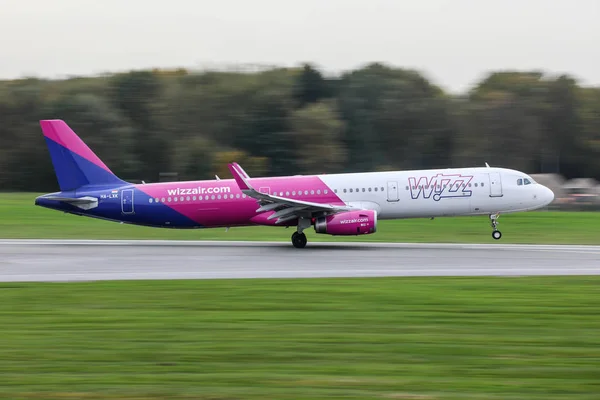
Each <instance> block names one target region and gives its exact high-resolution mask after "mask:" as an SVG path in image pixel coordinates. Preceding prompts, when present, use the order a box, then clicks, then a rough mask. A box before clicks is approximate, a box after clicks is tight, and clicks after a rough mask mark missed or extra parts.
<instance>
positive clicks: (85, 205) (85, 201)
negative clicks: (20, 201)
mask: <svg viewBox="0 0 600 400" xmlns="http://www.w3.org/2000/svg"><path fill="white" fill-rule="evenodd" d="M42 198H43V199H45V200H53V201H60V202H63V203H67V204H71V205H73V206H75V207H79V208H81V209H82V210H90V209H92V208H96V207H98V199H97V198H95V197H90V196H86V197H61V196H45V197H42Z"/></svg>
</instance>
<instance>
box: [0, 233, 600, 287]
mask: <svg viewBox="0 0 600 400" xmlns="http://www.w3.org/2000/svg"><path fill="white" fill-rule="evenodd" d="M598 274H600V246H539V245H534V246H529V245H503V244H495V243H494V244H489V245H483V244H412V243H410V244H409V243H400V244H395V243H394V244H391V243H314V242H311V243H309V244H308V246H307V247H306V248H304V249H295V248H293V247H292V245H291V244H290V243H285V242H217V241H202V242H196V241H194V242H191V241H153V240H148V241H131V240H127V241H122V240H118V241H117V240H115V241H112V240H111V241H95V240H2V241H0V281H1V282H27V281H30V282H31V281H38V282H65V281H98V280H142V279H217V278H318V277H383V276H524V275H598Z"/></svg>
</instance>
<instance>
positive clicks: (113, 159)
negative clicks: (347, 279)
mask: <svg viewBox="0 0 600 400" xmlns="http://www.w3.org/2000/svg"><path fill="white" fill-rule="evenodd" d="M51 118H59V119H63V120H65V121H66V122H67V123H68V124H69V125H70V126H71V127H72V128H73V129H74V130H75V131H76V132H77V133H78V134H79V135H80V136H81V137H82V139H83V140H84V141H85V142H86V143H87V144H88V145H89V146H90V147H91V148H92V149H93V150H94V151H95V152H96V153H97V154H98V156H99V157H100V158H101V159H102V160H103V161H104V162H105V163H106V164H107V165H108V166H109V167H110V168H111V169H112V170H113V171H114V172H115V173H116V174H117V175H119V176H120V177H122V178H123V179H127V180H131V181H139V180H145V181H146V182H152V181H157V180H158V179H159V174H160V173H161V172H175V173H177V174H178V178H179V179H180V180H184V179H185V180H187V179H205V178H206V179H213V178H214V175H215V174H218V175H219V176H220V177H229V173H228V171H227V166H226V163H227V162H230V161H238V162H239V163H241V164H242V165H243V166H244V167H245V168H246V169H247V171H248V172H249V173H250V174H252V175H255V176H261V175H287V174H290V175H294V174H311V173H337V172H356V171H382V170H390V169H417V168H436V167H443V168H446V167H463V166H483V165H484V163H485V162H488V163H489V164H490V165H494V166H502V167H508V168H516V169H519V170H523V171H525V172H528V173H539V172H545V173H560V174H562V175H564V176H566V177H568V178H571V177H595V178H597V179H600V88H587V87H581V86H580V85H578V84H577V82H576V81H575V80H574V79H573V78H571V77H569V76H559V77H548V76H545V75H544V74H543V73H541V72H497V73H492V74H490V75H489V76H488V77H487V78H485V79H484V80H483V81H482V82H480V83H479V84H478V85H476V86H475V87H474V88H473V89H472V90H471V91H470V92H469V93H466V94H464V95H460V96H454V95H450V94H448V93H444V91H443V90H441V89H440V88H439V87H437V86H436V85H434V84H432V83H431V82H429V81H428V80H427V79H426V78H425V77H423V76H422V75H421V74H419V73H418V72H416V71H413V70H406V69H396V68H390V67H388V66H385V65H382V64H371V65H367V66H365V67H364V68H362V69H358V70H353V71H350V72H347V73H344V74H343V75H341V76H337V77H334V78H329V77H325V76H323V74H322V73H321V72H320V71H319V70H318V69H316V68H315V67H313V66H311V65H309V64H307V65H304V66H301V67H298V68H292V69H288V68H285V69H284V68H281V69H277V68H275V69H270V70H267V71H262V72H253V73H243V72H215V71H209V72H192V71H187V70H183V69H178V70H153V71H132V72H128V73H121V74H114V75H109V76H103V77H84V78H72V79H66V80H40V79H22V80H15V81H3V82H0V122H1V123H0V189H1V190H26V189H32V188H35V189H36V190H40V191H53V190H56V188H57V184H56V179H55V177H54V172H53V169H52V165H51V161H50V157H49V154H48V152H47V149H46V145H45V142H44V139H43V136H42V134H41V131H40V128H39V122H38V121H39V120H40V119H51Z"/></svg>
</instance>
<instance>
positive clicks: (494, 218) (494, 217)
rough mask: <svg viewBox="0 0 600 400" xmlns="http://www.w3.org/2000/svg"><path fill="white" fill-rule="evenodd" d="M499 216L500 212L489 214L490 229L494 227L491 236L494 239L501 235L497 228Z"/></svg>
mask: <svg viewBox="0 0 600 400" xmlns="http://www.w3.org/2000/svg"><path fill="white" fill-rule="evenodd" d="M499 217H500V214H491V215H490V221H491V223H492V229H494V231H493V232H492V237H493V238H494V239H496V240H499V239H500V238H501V237H502V232H500V231H499V230H498V218H499Z"/></svg>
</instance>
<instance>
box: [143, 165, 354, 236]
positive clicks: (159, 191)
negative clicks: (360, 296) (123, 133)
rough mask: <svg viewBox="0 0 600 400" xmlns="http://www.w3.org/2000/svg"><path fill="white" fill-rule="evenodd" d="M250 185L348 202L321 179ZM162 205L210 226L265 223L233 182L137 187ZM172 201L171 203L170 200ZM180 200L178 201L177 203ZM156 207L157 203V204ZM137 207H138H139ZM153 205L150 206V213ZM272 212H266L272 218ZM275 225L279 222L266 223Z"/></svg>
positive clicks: (296, 195)
mask: <svg viewBox="0 0 600 400" xmlns="http://www.w3.org/2000/svg"><path fill="white" fill-rule="evenodd" d="M249 182H250V184H251V185H252V186H253V187H254V188H255V189H256V190H258V191H268V192H269V193H270V194H272V195H277V196H280V197H286V198H289V199H296V200H304V201H310V202H314V203H322V204H331V205H343V204H344V202H343V201H342V200H341V199H340V198H339V197H338V196H337V194H335V193H334V192H333V190H332V189H331V188H329V187H327V185H325V183H324V182H323V181H322V180H321V179H319V177H317V176H290V177H274V178H253V179H250V180H249ZM136 189H138V190H141V191H142V192H144V193H146V194H147V195H148V196H151V197H152V198H154V200H155V201H156V199H158V201H159V203H158V204H160V205H163V206H167V207H169V208H171V209H173V210H174V211H177V212H178V213H180V214H182V215H184V216H186V217H188V218H190V219H191V220H193V221H196V222H198V224H200V225H203V226H206V227H211V226H212V227H218V226H235V225H247V224H253V223H257V222H259V221H260V222H262V221H263V219H262V218H260V217H258V218H255V217H256V216H258V215H261V214H258V213H257V212H256V209H257V208H258V207H259V206H258V204H257V201H256V200H255V199H253V198H251V197H247V196H246V197H244V194H243V193H242V191H241V190H240V189H239V186H238V185H237V183H236V182H235V180H233V179H223V180H219V181H191V182H164V183H152V184H146V185H136ZM169 199H170V201H169ZM175 199H177V200H175ZM152 204H154V206H156V205H157V204H156V202H153V203H152ZM136 207H137V205H136ZM151 207H152V205H151V204H149V212H151V209H152V208H151ZM271 213H272V212H267V213H264V215H269V214H271ZM264 222H265V223H266V224H275V220H269V221H268V222H267V221H266V220H265V221H264Z"/></svg>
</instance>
